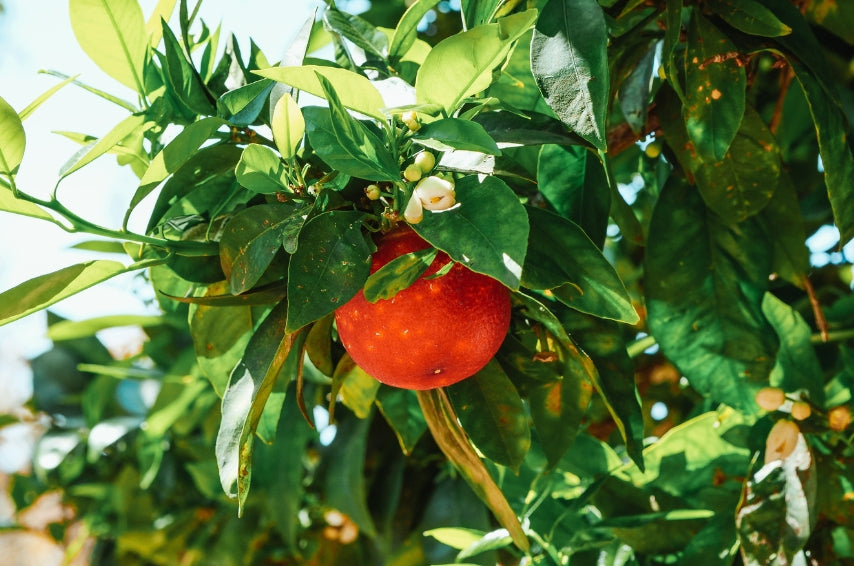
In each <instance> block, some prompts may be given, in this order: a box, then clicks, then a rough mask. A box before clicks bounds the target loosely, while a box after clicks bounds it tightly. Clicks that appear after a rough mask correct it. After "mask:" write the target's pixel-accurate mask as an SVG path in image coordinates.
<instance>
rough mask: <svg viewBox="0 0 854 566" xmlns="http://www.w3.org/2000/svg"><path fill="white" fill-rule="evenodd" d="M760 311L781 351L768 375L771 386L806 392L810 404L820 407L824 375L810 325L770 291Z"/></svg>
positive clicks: (822, 396) (789, 390)
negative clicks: (772, 328)
mask: <svg viewBox="0 0 854 566" xmlns="http://www.w3.org/2000/svg"><path fill="white" fill-rule="evenodd" d="M762 312H763V314H764V315H765V318H767V319H768V322H770V323H771V326H773V327H774V330H775V331H776V332H777V336H779V337H780V350H779V352H777V360H776V363H775V364H774V369H773V370H772V371H771V375H770V376H769V378H768V379H769V381H770V383H771V385H773V386H775V387H779V388H781V389H782V390H783V391H786V392H792V393H794V392H805V393H806V397H807V398H809V400H810V401H811V402H812V403H815V404H816V405H817V406H819V407H821V406H823V405H824V378H823V376H822V370H821V364H820V363H819V361H818V357H817V356H816V352H815V348H814V347H813V345H812V329H811V328H810V326H809V324H807V322H806V321H805V320H804V318H803V317H802V316H801V315H800V313H798V311H796V310H795V309H793V308H792V307H790V306H789V305H787V304H786V303H784V302H783V301H781V300H780V299H778V298H777V297H776V296H774V295H773V294H771V293H766V294H765V297H764V298H763V300H762Z"/></svg>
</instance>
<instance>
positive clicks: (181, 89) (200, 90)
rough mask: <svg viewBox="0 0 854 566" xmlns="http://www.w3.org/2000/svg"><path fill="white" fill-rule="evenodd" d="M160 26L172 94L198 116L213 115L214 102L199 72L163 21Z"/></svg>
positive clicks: (167, 76)
mask: <svg viewBox="0 0 854 566" xmlns="http://www.w3.org/2000/svg"><path fill="white" fill-rule="evenodd" d="M162 24H163V42H164V45H165V50H166V60H165V66H166V78H167V80H168V81H169V86H171V90H172V93H173V94H174V95H175V96H176V97H177V98H178V100H180V101H181V102H182V103H183V104H184V105H185V106H186V107H187V108H189V109H190V110H191V111H192V112H194V113H195V114H197V115H199V116H210V115H212V114H215V113H216V107H215V104H214V101H213V100H212V98H211V95H210V93H209V92H208V90H207V87H205V84H204V82H203V81H202V78H201V77H200V76H199V72H198V71H197V70H196V69H195V67H193V64H192V63H191V62H190V61H189V60H188V59H187V56H186V55H185V54H184V51H183V49H182V48H181V44H180V43H179V42H178V39H177V38H176V37H175V34H174V33H173V32H172V30H171V29H170V28H169V25H168V24H167V23H166V21H163V22H162Z"/></svg>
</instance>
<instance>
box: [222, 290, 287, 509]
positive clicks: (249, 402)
mask: <svg viewBox="0 0 854 566" xmlns="http://www.w3.org/2000/svg"><path fill="white" fill-rule="evenodd" d="M285 313H286V308H285V304H284V303H280V305H279V306H278V307H277V308H276V309H274V310H273V311H272V312H270V314H269V315H267V317H266V318H265V319H264V322H262V323H261V326H259V328H258V330H257V331H256V332H255V334H254V335H253V336H252V338H251V339H250V340H249V344H248V345H247V346H246V351H245V352H244V355H243V359H242V360H241V361H240V363H239V364H238V365H237V367H236V368H234V371H233V372H232V374H231V378H230V379H229V382H228V387H227V388H226V390H225V394H224V395H223V398H222V420H221V422H220V426H219V431H218V433H217V437H216V447H215V451H216V458H217V466H218V467H219V478H220V483H221V484H222V488H223V490H224V491H225V493H226V495H228V496H229V497H232V498H234V497H236V498H237V502H238V514H242V511H243V509H244V506H245V503H246V496H247V495H248V494H249V484H250V481H251V478H252V467H251V462H252V445H253V440H254V436H255V430H256V428H257V426H258V421H259V419H260V418H261V413H262V411H263V410H264V406H265V404H266V403H267V398H268V397H269V396H270V393H271V391H272V390H273V386H274V385H275V383H276V380H277V378H278V375H279V371H280V370H281V369H282V367H283V366H284V364H285V360H286V359H287V357H288V354H289V353H290V350H291V346H292V345H293V343H294V341H295V338H296V336H295V334H293V333H290V334H289V333H286V332H285V331H284V323H285Z"/></svg>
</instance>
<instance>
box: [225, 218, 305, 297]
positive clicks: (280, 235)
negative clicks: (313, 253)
mask: <svg viewBox="0 0 854 566" xmlns="http://www.w3.org/2000/svg"><path fill="white" fill-rule="evenodd" d="M307 214H308V211H307V210H305V208H302V207H296V206H291V205H288V204H262V205H258V206H251V207H249V208H247V209H244V210H242V211H240V212H238V213H237V214H235V215H234V216H233V217H231V219H230V220H229V221H228V223H227V224H226V225H225V228H224V231H223V235H222V239H221V240H220V243H219V247H220V262H221V263H222V270H223V273H225V276H226V277H227V278H228V285H229V291H230V292H231V293H232V294H235V295H239V294H240V293H243V292H244V291H248V290H249V289H251V288H252V287H254V286H255V284H256V283H257V282H258V280H259V279H260V278H261V276H262V275H263V274H264V272H265V271H266V270H267V268H268V267H269V266H270V263H272V261H273V258H274V257H275V256H276V253H277V252H278V251H279V250H280V249H282V244H283V243H284V244H285V246H286V251H288V253H293V252H294V251H295V250H296V240H297V235H298V234H299V231H300V229H301V228H302V225H303V223H304V222H305V216H306V215H307Z"/></svg>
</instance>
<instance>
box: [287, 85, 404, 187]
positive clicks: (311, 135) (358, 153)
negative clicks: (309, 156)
mask: <svg viewBox="0 0 854 566" xmlns="http://www.w3.org/2000/svg"><path fill="white" fill-rule="evenodd" d="M330 92H331V91H330ZM333 97H334V94H333ZM303 115H304V116H305V129H306V133H307V134H308V139H309V141H310V142H311V146H312V148H313V149H314V151H315V153H317V155H318V157H320V158H321V159H322V160H323V161H325V162H326V164H327V165H329V166H330V167H332V168H333V169H336V170H338V171H340V172H341V173H344V174H346V175H352V176H353V177H361V178H363V179H370V180H374V181H397V180H399V179H400V168H399V167H398V163H397V160H396V159H395V158H394V156H393V155H392V154H391V152H390V151H389V150H388V149H387V148H386V147H385V146H384V145H383V143H382V141H380V139H379V138H378V137H377V136H376V135H375V134H374V133H373V132H372V131H371V130H369V129H368V128H367V127H366V126H365V125H364V124H362V123H361V122H358V121H356V120H355V119H354V118H353V117H352V116H350V114H348V113H347V111H346V110H344V109H343V108H342V107H341V106H340V105H336V104H333V103H331V102H330V107H329V108H319V107H315V106H309V107H307V108H303Z"/></svg>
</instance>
